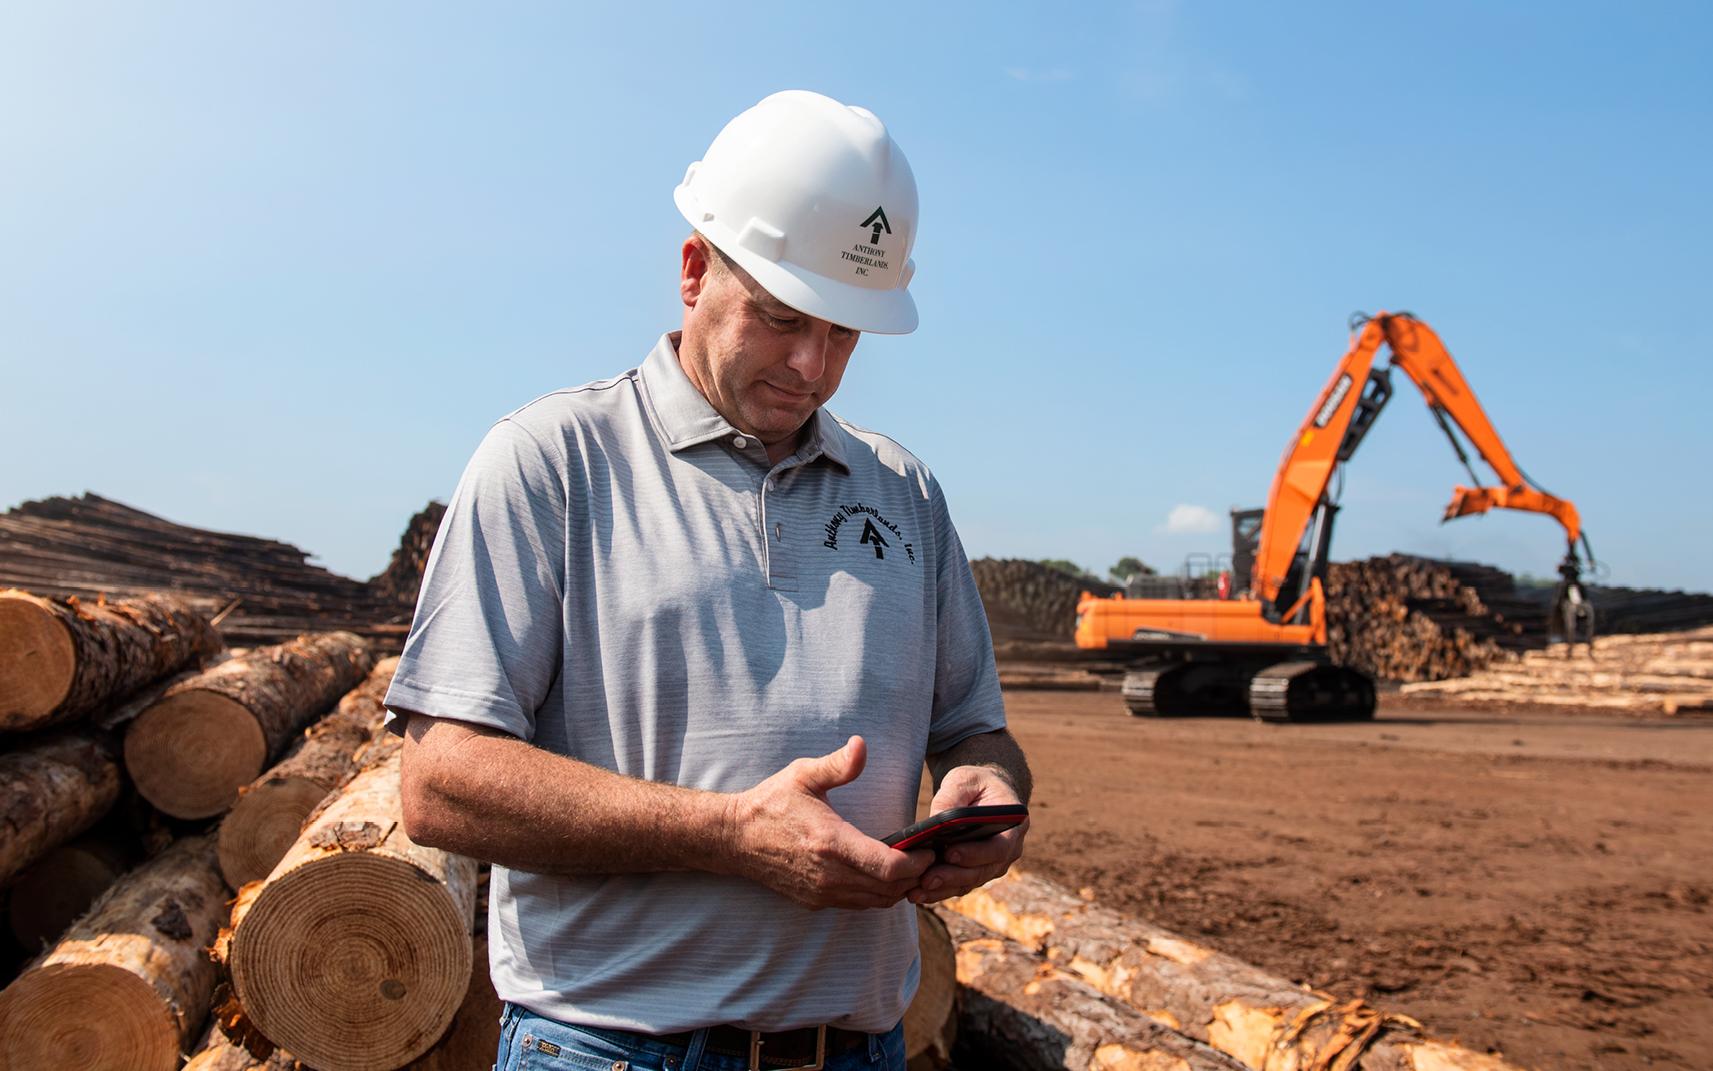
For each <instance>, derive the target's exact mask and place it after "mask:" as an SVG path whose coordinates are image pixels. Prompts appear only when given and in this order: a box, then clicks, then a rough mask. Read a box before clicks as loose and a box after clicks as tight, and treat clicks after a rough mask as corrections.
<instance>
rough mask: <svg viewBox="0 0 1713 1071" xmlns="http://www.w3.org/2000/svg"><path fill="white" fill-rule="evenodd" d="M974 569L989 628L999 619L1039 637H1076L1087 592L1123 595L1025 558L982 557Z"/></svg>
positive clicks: (1098, 583) (973, 564) (1111, 588)
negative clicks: (1079, 605) (1080, 603)
mask: <svg viewBox="0 0 1713 1071" xmlns="http://www.w3.org/2000/svg"><path fill="white" fill-rule="evenodd" d="M970 570H971V571H972V572H973V573H974V574H975V585H976V589H977V590H978V591H980V592H981V601H982V603H983V604H984V605H985V606H986V607H987V608H988V617H989V621H990V623H991V622H992V621H993V620H994V619H995V617H996V616H997V617H998V618H999V619H1000V620H1002V621H1004V622H1005V623H1007V624H1010V623H1015V624H1016V625H1019V626H1021V627H1023V628H1025V629H1028V630H1032V631H1033V632H1034V633H1036V634H1037V636H1038V637H1039V638H1059V639H1069V638H1070V637H1071V636H1072V635H1073V634H1074V633H1075V632H1076V630H1077V602H1078V600H1080V599H1081V598H1082V593H1083V592H1085V591H1087V592H1092V593H1093V594H1095V595H1099V596H1102V597H1105V596H1109V595H1111V594H1113V593H1114V592H1117V591H1122V590H1123V589H1122V588H1120V587H1118V586H1117V585H1115V584H1103V583H1101V582H1100V581H1097V580H1089V579H1087V578H1084V579H1080V580H1079V579H1077V578H1076V577H1074V576H1071V575H1070V574H1068V573H1064V572H1061V571H1059V570H1058V569H1054V568H1052V567H1051V566H1047V565H1042V564H1041V563H1040V562H1032V561H1025V560H1023V559H1021V558H1007V559H1003V560H996V559H993V558H978V559H976V560H975V561H973V562H971V563H970Z"/></svg>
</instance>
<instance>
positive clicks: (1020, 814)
mask: <svg viewBox="0 0 1713 1071" xmlns="http://www.w3.org/2000/svg"><path fill="white" fill-rule="evenodd" d="M1028 817H1029V808H1027V807H1025V806H1023V805H1022V804H1021V803H1011V804H1005V805H1003V806H999V807H953V808H952V809H951V810H949V811H941V812H940V813H939V814H935V815H929V816H928V817H927V818H924V819H923V820H922V821H920V822H917V823H916V824H915V825H913V826H905V827H904V828H903V829H900V830H899V831H898V832H896V833H894V834H892V836H890V837H886V838H884V839H883V840H882V841H881V843H882V844H887V845H890V846H892V847H894V848H897V849H898V850H899V851H901V852H902V851H908V850H909V849H911V848H932V849H934V850H935V851H940V850H941V849H943V848H945V847H946V846H948V845H951V844H961V843H963V842H964V841H966V840H981V839H982V838H983V837H991V836H993V835H994V834H995V833H1003V832H1005V831H1006V830H1008V829H1010V828H1011V827H1012V826H1015V825H1017V824H1019V823H1021V822H1022V821H1023V819H1025V818H1028Z"/></svg>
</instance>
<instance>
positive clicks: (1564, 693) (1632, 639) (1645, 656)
mask: <svg viewBox="0 0 1713 1071" xmlns="http://www.w3.org/2000/svg"><path fill="white" fill-rule="evenodd" d="M1401 691H1402V693H1403V694H1404V695H1405V696H1408V697H1412V698H1416V699H1422V700H1439V701H1443V700H1447V699H1450V700H1455V701H1457V702H1459V703H1468V704H1472V705H1484V704H1503V705H1506V706H1515V705H1518V704H1523V705H1529V704H1534V705H1539V706H1547V707H1555V708H1564V707H1585V708H1590V709H1596V710H1608V711H1621V712H1625V713H1635V714H1650V713H1663V714H1678V713H1684V712H1690V711H1707V710H1713V628H1701V629H1691V630H1689V631H1687V632H1666V633H1658V634H1654V635H1641V636H1635V635H1629V636H1597V637H1595V639H1594V644H1593V648H1592V649H1590V648H1589V647H1588V645H1586V644H1578V645H1576V647H1575V648H1574V649H1570V650H1567V649H1566V647H1565V645H1564V644H1554V645H1553V646H1552V647H1550V648H1548V649H1546V650H1544V651H1530V652H1527V653H1526V654H1524V655H1523V656H1522V658H1521V659H1520V660H1518V661H1516V662H1507V663H1503V664H1498V665H1493V666H1489V667H1488V668H1487V669H1485V670H1482V671H1481V672H1478V673H1475V674H1473V675H1471V676H1468V677H1464V678H1462V679H1459V680H1448V681H1431V682H1422V683H1417V684H1406V685H1404V686H1403V688H1402V689H1401Z"/></svg>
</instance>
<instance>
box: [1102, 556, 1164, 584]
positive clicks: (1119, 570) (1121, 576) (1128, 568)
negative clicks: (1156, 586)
mask: <svg viewBox="0 0 1713 1071" xmlns="http://www.w3.org/2000/svg"><path fill="white" fill-rule="evenodd" d="M1106 575H1107V576H1109V577H1111V578H1112V581H1113V583H1115V584H1122V583H1124V582H1125V581H1127V580H1129V579H1130V578H1131V577H1133V576H1154V575H1155V572H1154V570H1153V569H1152V568H1151V567H1149V566H1147V565H1145V564H1143V562H1142V559H1141V558H1131V557H1123V558H1120V559H1118V564H1117V565H1114V566H1113V567H1112V568H1110V569H1108V570H1107V571H1106Z"/></svg>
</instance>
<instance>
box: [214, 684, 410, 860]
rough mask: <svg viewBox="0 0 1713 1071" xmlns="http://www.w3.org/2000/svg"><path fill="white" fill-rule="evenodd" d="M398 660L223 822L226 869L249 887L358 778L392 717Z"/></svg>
mask: <svg viewBox="0 0 1713 1071" xmlns="http://www.w3.org/2000/svg"><path fill="white" fill-rule="evenodd" d="M397 668H398V658H397V657H393V658H385V659H382V660H381V661H380V663H378V664H377V665H376V666H375V669H374V671H373V672H372V673H370V674H369V677H368V679H367V680H365V681H364V682H363V683H362V684H360V685H358V686H357V687H356V688H355V689H353V690H352V691H350V692H348V693H346V695H345V697H344V698H343V699H341V700H339V706H338V707H337V708H336V709H335V710H334V711H333V713H331V714H329V715H327V717H325V718H322V719H321V720H320V721H318V722H316V723H315V724H314V725H311V726H310V727H309V728H308V729H305V730H304V731H303V735H302V736H300V737H299V738H298V740H297V742H296V743H295V744H293V745H292V746H291V748H290V749H289V750H288V751H287V752H286V754H285V756H284V757H283V758H282V759H281V760H280V761H279V762H278V763H276V764H275V765H274V767H273V768H272V769H270V770H268V771H267V772H266V773H264V774H262V775H261V776H260V777H258V778H256V780H254V781H252V782H251V783H250V784H249V785H248V786H246V787H245V788H243V789H240V790H239V793H238V801H237V802H236V803H234V804H233V805H232V810H231V812H230V813H229V814H227V816H226V818H225V820H224V821H222V822H221V823H220V871H221V873H222V874H224V875H225V876H226V884H228V885H230V886H232V888H234V889H241V888H243V887H244V886H245V885H248V884H249V883H250V882H252V881H260V880H261V879H262V878H265V877H267V876H268V874H269V872H270V871H272V870H273V869H274V867H275V865H277V864H278V863H279V861H280V860H281V859H283V858H284V857H285V853H286V852H287V850H289V849H290V848H291V846H292V843H293V842H294V841H296V840H297V835H298V833H299V832H300V831H301V830H302V829H303V823H304V822H305V821H306V820H307V819H308V818H309V816H310V814H311V813H313V812H314V811H315V809H316V807H317V806H319V805H320V803H321V801H322V800H324V799H326V798H327V795H328V793H330V792H332V791H333V790H334V789H335V788H338V787H339V786H341V785H343V784H344V783H345V782H346V781H348V780H350V779H351V777H352V776H353V775H355V773H356V772H357V770H358V768H359V765H360V762H361V752H362V751H363V750H364V749H365V748H367V747H369V746H370V745H371V744H373V743H375V742H376V741H377V737H378V736H380V734H381V733H382V725H383V723H384V722H385V720H386V714H387V711H386V707H384V706H382V705H381V703H382V700H384V699H385V698H386V695H387V687H388V685H390V684H391V683H392V680H393V671H394V670H395V669H397Z"/></svg>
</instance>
